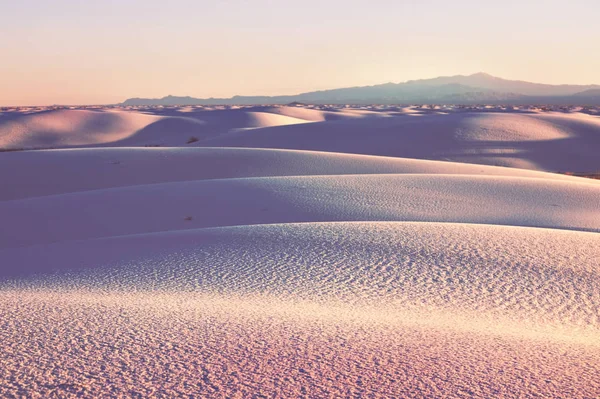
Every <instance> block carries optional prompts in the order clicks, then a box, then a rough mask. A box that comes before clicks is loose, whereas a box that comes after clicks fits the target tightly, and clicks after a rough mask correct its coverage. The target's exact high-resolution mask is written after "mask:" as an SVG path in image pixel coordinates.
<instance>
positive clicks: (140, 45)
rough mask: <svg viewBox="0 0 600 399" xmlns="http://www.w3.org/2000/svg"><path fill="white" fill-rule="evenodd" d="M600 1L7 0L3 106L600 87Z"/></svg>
mask: <svg viewBox="0 0 600 399" xmlns="http://www.w3.org/2000/svg"><path fill="white" fill-rule="evenodd" d="M599 15H600V1H598V0H570V1H564V0H561V1H557V0H539V1H538V0H529V1H524V0H521V1H513V0H502V1H481V0H453V1H449V0H446V1H440V0H414V1H413V0H404V1H403V0H369V1H364V0H360V1H358V0H318V1H315V0H296V1H282V0H246V1H243V0H211V1H205V0H170V1H165V0H161V1H156V0H118V1H116V0H103V1H85V0H80V1H75V0H37V1H34V0H19V1H14V0H0V32H1V35H0V51H1V53H0V106H6V105H48V104H111V103H117V102H121V101H124V100H125V99H126V98H129V97H151V98H157V97H163V96H165V95H169V94H171V95H179V96H184V95H189V96H194V97H202V98H205V97H230V96H233V95H236V94H239V95H278V94H296V93H301V92H307V91H313V90H323V89H329V88H339V87H349V86H363V85H373V84H379V83H386V82H403V81H406V80H411V79H423V78H432V77H437V76H448V75H458V74H461V75H467V74H471V73H476V72H486V73H489V74H492V75H494V76H499V77H503V78H506V79H520V80H527V81H533V82H540V83H552V84H561V83H570V84H591V83H600V51H598V49H599V48H600V42H598V40H599V39H598V38H600V23H598V16H599Z"/></svg>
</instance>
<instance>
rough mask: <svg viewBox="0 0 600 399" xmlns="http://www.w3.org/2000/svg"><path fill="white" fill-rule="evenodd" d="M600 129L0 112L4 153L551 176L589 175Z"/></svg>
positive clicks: (389, 114)
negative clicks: (73, 151) (229, 157)
mask: <svg viewBox="0 0 600 399" xmlns="http://www.w3.org/2000/svg"><path fill="white" fill-rule="evenodd" d="M499 111H500V112H499ZM414 115H418V116H419V118H413V117H411V116H414ZM309 122H313V123H311V124H310V125H307V123H309ZM599 132H600V119H599V118H598V116H593V115H590V114H587V113H583V112H541V111H535V110H531V109H530V110H527V109H523V110H513V111H511V112H508V111H502V110H501V109H500V108H499V107H496V108H493V109H490V110H472V109H467V110H464V109H459V108H444V109H427V108H418V107H409V108H399V107H360V108H339V107H338V108H334V107H329V108H327V107H321V108H315V107H313V108H304V107H268V106H256V107H223V109H210V108H208V107H197V108H191V107H170V108H169V107H167V108H137V109H125V110H124V109H120V110H118V109H117V110H112V111H111V112H100V111H88V110H51V111H42V112H37V113H36V112H33V113H21V112H16V111H15V112H5V113H4V114H3V115H0V148H4V149H11V148H25V149H27V148H70V147H84V146H119V147H127V146H134V147H144V146H162V147H185V146H189V145H193V146H211V147H261V148H283V149H298V150H316V151H330V152H342V153H353V154H367V155H382V156H394V157H406V158H418V159H430V160H446V161H448V160H450V161H457V162H468V163H477V164H486V165H498V166H510V167H517V168H525V169H533V170H544V171H551V172H595V171H596V169H597V162H596V151H595V149H596V148H597V147H598V146H599V145H600V133H599Z"/></svg>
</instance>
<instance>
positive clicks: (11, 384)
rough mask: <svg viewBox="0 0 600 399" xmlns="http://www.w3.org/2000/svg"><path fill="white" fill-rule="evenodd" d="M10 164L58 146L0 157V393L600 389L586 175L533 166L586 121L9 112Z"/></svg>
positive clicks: (333, 113)
mask: <svg viewBox="0 0 600 399" xmlns="http://www.w3.org/2000/svg"><path fill="white" fill-rule="evenodd" d="M191 138H193V140H190V139H191ZM146 146H152V147H154V148H143V147H146ZM156 146H159V148H156ZM24 147H25V148H28V147H31V148H39V147H59V148H70V149H56V150H37V151H17V152H2V153H0V186H1V187H2V189H1V190H0V220H1V221H2V226H3V228H2V229H0V323H1V324H2V328H0V351H2V353H3V356H2V361H1V364H2V367H1V369H2V373H0V397H9V398H10V397H27V398H29V397H31V398H47V397H98V398H109V397H111V398H112V397H182V398H189V397H214V398H225V397H226V398H235V397H303V398H304V397H311V398H312V397H317V398H321V397H372V398H380V397H381V398H390V397H398V398H423V397H429V398H443V397H452V398H454V397H456V398H459V397H464V398H492V397H505V398H517V397H519V398H536V397H544V398H595V397H596V396H598V395H599V394H600V384H599V382H598V378H597V377H598V375H599V373H600V310H599V309H600V249H599V248H600V182H598V181H595V180H591V179H583V178H577V177H571V176H566V175H562V174H553V173H546V172H543V171H564V172H566V171H569V172H582V173H590V172H596V171H598V170H600V166H599V164H598V156H597V153H598V148H600V119H598V117H597V116H593V115H591V114H585V113H583V110H572V111H571V112H541V110H536V109H533V108H531V107H529V108H528V107H523V108H522V109H519V110H512V111H510V112H509V111H508V110H506V109H503V108H502V107H493V108H490V109H484V108H481V107H480V108H473V109H461V108H451V107H391V106H371V107H366V106H365V107H333V106H318V107H317V106H312V107H301V106H298V107H271V106H253V107H225V106H215V107H156V108H153V107H130V108H115V109H100V108H98V109H93V110H92V109H88V110H81V109H69V110H64V109H63V110H48V109H46V110H44V109H4V110H3V111H2V114H0V148H3V149H7V148H24ZM74 147H77V148H74ZM104 147H110V148H104ZM160 147H165V148H160ZM244 147H258V148H244ZM260 147H264V148H260ZM309 150H319V151H309ZM321 150H327V151H335V152H320V151H321ZM369 154H371V155H369ZM373 154H374V155H390V156H394V157H385V156H374V155H373ZM396 156H404V157H406V158H398V157H396ZM448 160H452V161H458V162H448ZM490 165H504V166H511V167H510V168H507V167H497V166H490ZM519 167H521V168H519ZM522 168H525V169H522Z"/></svg>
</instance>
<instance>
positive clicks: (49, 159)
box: [0, 147, 600, 200]
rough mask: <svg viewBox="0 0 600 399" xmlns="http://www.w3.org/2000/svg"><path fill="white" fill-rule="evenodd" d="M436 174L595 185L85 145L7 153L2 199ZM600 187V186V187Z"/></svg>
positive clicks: (300, 156)
mask: <svg viewBox="0 0 600 399" xmlns="http://www.w3.org/2000/svg"><path fill="white" fill-rule="evenodd" d="M384 173H386V174H387V173H413V174H421V173H429V174H462V175H486V176H512V177H532V178H540V179H553V180H562V181H569V182H576V181H579V182H585V183H588V184H592V183H595V181H594V180H589V179H583V178H576V177H571V176H566V175H562V174H556V173H544V172H537V171H531V170H525V169H516V168H505V167H494V166H486V165H473V164H464V163H457V162H440V161H427V160H420V159H409V158H393V157H377V156H368V155H355V154H342V153H327V152H315V151H296V150H277V149H259V148H139V147H126V148H81V149H68V150H43V151H42V150H40V151H15V152H7V153H5V154H3V155H2V156H0V181H2V182H3V185H4V190H2V191H0V200H7V199H17V198H25V197H34V196H42V195H50V194H61V193H68V192H73V191H86V190H95V189H102V188H111V187H125V186H132V185H139V184H151V183H167V182H175V181H188V180H208V179H224V178H239V177H262V176H314V175H344V174H384ZM598 184H600V182H598Z"/></svg>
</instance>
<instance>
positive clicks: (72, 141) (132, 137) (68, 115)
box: [0, 108, 310, 149]
mask: <svg viewBox="0 0 600 399" xmlns="http://www.w3.org/2000/svg"><path fill="white" fill-rule="evenodd" d="M307 122H310V121H307V120H304V119H299V118H294V117H291V116H286V115H282V114H278V113H269V112H259V111H257V110H254V108H249V109H248V110H246V109H231V110H223V111H204V110H202V111H200V112H196V113H190V112H173V113H160V112H156V113H154V114H153V113H148V112H145V113H142V112H133V111H125V110H118V109H117V110H83V109H58V110H44V111H40V112H29V113H21V112H16V111H15V112H6V113H2V114H0V149H30V148H31V149H37V148H69V147H87V146H140V147H143V146H185V145H187V144H188V141H189V139H190V138H192V137H194V138H196V139H202V138H206V137H210V136H214V135H218V134H222V133H226V132H228V131H230V130H234V129H254V128H261V127H272V126H280V125H287V124H298V123H307Z"/></svg>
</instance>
